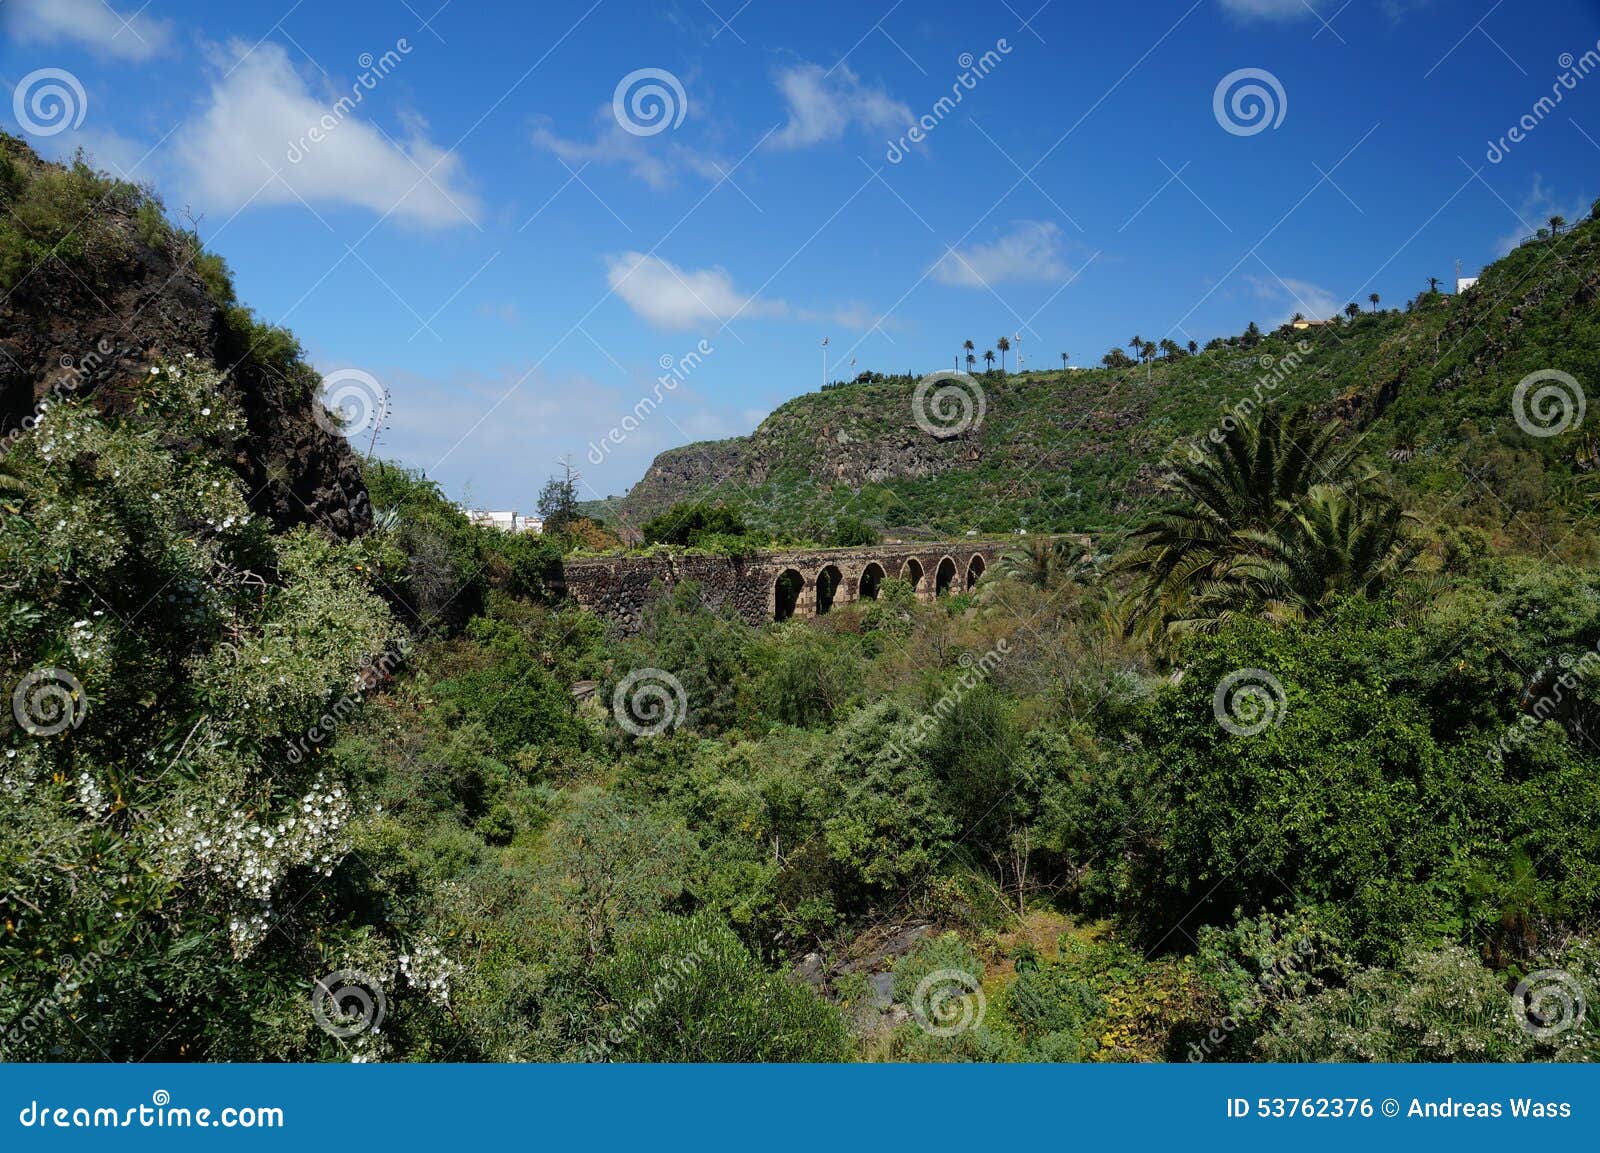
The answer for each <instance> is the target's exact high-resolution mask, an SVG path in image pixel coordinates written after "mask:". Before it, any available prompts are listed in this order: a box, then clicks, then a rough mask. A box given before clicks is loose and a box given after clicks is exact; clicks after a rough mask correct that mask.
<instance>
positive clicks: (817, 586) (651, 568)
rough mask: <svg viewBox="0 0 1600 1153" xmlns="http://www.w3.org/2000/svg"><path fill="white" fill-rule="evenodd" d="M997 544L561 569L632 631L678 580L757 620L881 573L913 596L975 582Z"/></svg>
mask: <svg viewBox="0 0 1600 1153" xmlns="http://www.w3.org/2000/svg"><path fill="white" fill-rule="evenodd" d="M1005 547H1006V545H1005V543H1004V542H995V541H976V540H968V541H945V542H936V543H929V542H913V543H908V544H897V545H874V546H871V547H863V548H839V549H802V550H796V551H792V552H769V553H757V554H754V555H752V556H748V557H706V556H643V557H597V558H595V559H593V560H569V561H567V562H566V563H565V564H564V565H563V569H564V579H565V583H566V592H567V595H568V596H570V597H572V598H573V599H574V600H576V601H577V602H578V604H580V605H581V606H583V607H584V608H586V609H588V610H590V611H591V612H594V613H597V614H599V615H600V616H603V617H605V618H606V619H607V620H608V621H611V622H612V623H614V624H616V625H618V626H620V627H621V628H622V629H623V630H624V631H626V632H632V631H634V630H635V629H637V628H638V626H639V622H640V620H641V618H642V614H643V611H644V608H645V605H646V604H648V603H649V601H650V599H651V597H652V596H655V595H658V594H659V593H660V591H662V590H664V589H669V588H671V587H672V586H673V585H675V584H679V583H681V582H683V581H694V582H696V583H697V584H698V585H699V586H700V593H701V596H702V597H703V598H704V599H705V601H706V603H707V604H709V605H710V606H712V607H713V608H720V607H722V606H724V605H731V606H732V607H733V609H734V610H735V611H736V612H737V613H738V614H739V616H740V617H741V618H742V619H743V620H744V621H746V622H747V623H749V624H752V625H760V624H765V623H766V622H768V621H774V620H785V619H787V618H789V617H809V616H817V615H821V614H824V613H827V612H828V611H829V610H830V609H832V608H834V607H835V606H837V605H842V604H849V603H851V602H852V601H856V600H862V599H871V598H874V597H876V596H877V595H878V590H879V589H880V588H881V587H882V585H883V583H884V582H885V581H888V580H896V579H899V580H905V581H907V582H909V583H910V584H911V586H912V588H913V589H914V590H915V591H916V595H917V597H918V599H919V600H933V599H934V598H936V597H939V596H943V595H947V594H948V593H951V592H959V591H961V590H963V589H967V588H970V587H972V585H974V584H976V583H977V580H978V578H979V577H980V576H982V575H983V573H984V571H985V570H986V569H988V568H989V567H990V566H991V565H993V564H994V561H995V558H996V557H997V556H998V555H999V554H1000V552H1001V551H1002V550H1003V549H1004V548H1005Z"/></svg>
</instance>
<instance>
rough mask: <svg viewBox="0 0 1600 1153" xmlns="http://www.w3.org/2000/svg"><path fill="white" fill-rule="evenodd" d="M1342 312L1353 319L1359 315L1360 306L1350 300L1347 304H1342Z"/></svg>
mask: <svg viewBox="0 0 1600 1153" xmlns="http://www.w3.org/2000/svg"><path fill="white" fill-rule="evenodd" d="M1344 314H1345V315H1346V316H1348V317H1349V318H1350V319H1351V320H1354V319H1355V318H1356V317H1358V316H1360V315H1361V306H1360V305H1359V304H1357V303H1356V302H1355V301H1353V300H1352V301H1351V302H1350V303H1349V304H1347V305H1345V306H1344Z"/></svg>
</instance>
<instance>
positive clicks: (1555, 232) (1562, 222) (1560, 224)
mask: <svg viewBox="0 0 1600 1153" xmlns="http://www.w3.org/2000/svg"><path fill="white" fill-rule="evenodd" d="M1548 223H1549V225H1550V235H1551V236H1552V237H1556V236H1560V235H1561V230H1562V229H1563V228H1565V227H1566V226H1567V218H1566V217H1565V216H1562V215H1560V214H1557V215H1555V216H1552V217H1551V218H1550V220H1549V222H1548Z"/></svg>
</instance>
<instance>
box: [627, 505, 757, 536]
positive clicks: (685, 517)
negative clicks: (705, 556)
mask: <svg viewBox="0 0 1600 1153" xmlns="http://www.w3.org/2000/svg"><path fill="white" fill-rule="evenodd" d="M642 532H643V534H644V541H645V543H646V544H671V545H678V546H679V547H681V548H689V547H692V546H694V545H698V544H700V543H702V542H703V541H704V540H705V539H706V538H707V537H718V536H722V537H742V536H745V535H746V534H747V533H748V532H749V530H748V529H747V528H746V527H745V523H744V518H742V517H741V516H740V515H739V513H738V511H737V510H736V509H731V508H728V507H727V506H725V505H720V504H718V505H711V504H705V503H703V502H700V501H684V502H683V503H681V504H675V505H673V506H672V507H671V508H669V509H668V510H667V511H666V512H664V513H662V514H661V515H659V516H656V517H652V518H651V519H650V520H649V521H647V522H646V523H645V526H644V528H643V530H642Z"/></svg>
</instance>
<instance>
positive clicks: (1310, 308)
mask: <svg viewBox="0 0 1600 1153" xmlns="http://www.w3.org/2000/svg"><path fill="white" fill-rule="evenodd" d="M1246 279H1247V280H1248V281H1249V282H1250V285H1251V287H1253V288H1254V289H1255V293H1256V295H1257V296H1259V297H1261V299H1263V300H1275V301H1281V302H1282V303H1283V309H1284V311H1283V313H1282V314H1281V315H1279V316H1275V317H1273V318H1272V319H1270V320H1269V321H1268V322H1267V327H1268V328H1277V327H1278V326H1279V325H1280V324H1286V323H1288V322H1289V320H1291V319H1292V318H1293V317H1294V314H1295V313H1297V312H1298V313H1300V314H1301V315H1303V316H1304V317H1305V318H1306V319H1307V320H1327V319H1328V318H1329V317H1332V316H1337V315H1338V314H1339V312H1340V311H1341V310H1342V309H1343V308H1344V306H1345V302H1344V301H1341V300H1339V299H1338V297H1336V296H1334V295H1333V293H1331V292H1329V291H1328V290H1327V289H1326V288H1323V287H1322V286H1320V285H1317V284H1312V283H1311V282H1310V281H1309V280H1297V279H1295V278H1294V277H1292V276H1286V277H1283V278H1282V279H1281V280H1280V279H1279V278H1277V277H1274V276H1265V277H1263V276H1250V277H1246Z"/></svg>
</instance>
